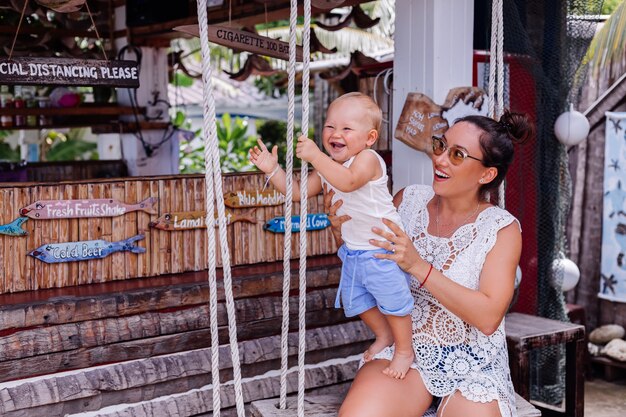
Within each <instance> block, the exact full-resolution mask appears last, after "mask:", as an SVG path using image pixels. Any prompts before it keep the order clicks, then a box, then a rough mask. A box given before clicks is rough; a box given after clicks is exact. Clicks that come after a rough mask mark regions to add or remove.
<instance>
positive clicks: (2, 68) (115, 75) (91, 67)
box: [0, 57, 139, 88]
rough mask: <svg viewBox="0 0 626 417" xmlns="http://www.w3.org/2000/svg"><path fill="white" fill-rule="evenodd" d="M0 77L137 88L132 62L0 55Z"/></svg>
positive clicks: (11, 81)
mask: <svg viewBox="0 0 626 417" xmlns="http://www.w3.org/2000/svg"><path fill="white" fill-rule="evenodd" d="M0 80H2V84H12V85H33V84H34V85H77V86H110V87H121V88H137V87H139V67H138V65H137V62H135V61H104V60H87V59H67V58H37V57H35V58H31V57H16V58H11V60H8V59H7V58H0Z"/></svg>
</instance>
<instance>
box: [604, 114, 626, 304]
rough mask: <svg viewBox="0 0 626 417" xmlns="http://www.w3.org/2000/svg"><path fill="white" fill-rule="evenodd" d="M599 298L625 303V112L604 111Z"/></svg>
mask: <svg viewBox="0 0 626 417" xmlns="http://www.w3.org/2000/svg"><path fill="white" fill-rule="evenodd" d="M605 114H606V125H605V135H606V140H605V142H604V143H605V145H604V155H606V159H605V162H604V204H603V205H602V207H603V215H602V256H601V258H602V259H601V262H600V291H599V293H598V297H599V298H603V299H605V300H611V301H618V302H622V303H626V143H625V142H626V141H625V140H624V139H625V138H626V128H625V127H626V112H619V113H612V112H606V113H605Z"/></svg>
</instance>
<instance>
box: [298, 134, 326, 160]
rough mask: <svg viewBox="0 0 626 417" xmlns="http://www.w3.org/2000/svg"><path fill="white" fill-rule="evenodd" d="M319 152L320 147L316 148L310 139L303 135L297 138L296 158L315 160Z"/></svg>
mask: <svg viewBox="0 0 626 417" xmlns="http://www.w3.org/2000/svg"><path fill="white" fill-rule="evenodd" d="M321 152H322V151H320V148H318V147H317V145H316V144H315V142H313V141H312V140H311V139H309V138H307V137H306V136H304V135H302V136H300V137H299V138H298V144H297V145H296V156H297V157H298V158H300V159H302V160H303V161H306V162H309V163H313V160H315V158H317V157H318V156H319V154H320V153H321Z"/></svg>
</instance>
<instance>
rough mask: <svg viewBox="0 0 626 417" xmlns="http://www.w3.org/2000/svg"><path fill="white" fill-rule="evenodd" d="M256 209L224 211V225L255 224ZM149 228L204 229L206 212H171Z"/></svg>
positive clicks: (151, 223) (169, 229)
mask: <svg viewBox="0 0 626 417" xmlns="http://www.w3.org/2000/svg"><path fill="white" fill-rule="evenodd" d="M255 212H256V208H253V209H250V210H245V211H243V212H234V211H231V210H226V224H227V225H228V224H233V223H235V222H248V223H254V224H256V223H257V219H256V217H255ZM214 218H215V221H214V226H215V227H217V213H215V216H214ZM149 225H150V227H153V228H155V229H160V230H167V231H174V230H191V229H203V228H205V227H206V212H204V211H187V212H171V213H165V214H164V215H162V216H161V217H159V218H158V219H156V220H155V221H153V222H150V223H149Z"/></svg>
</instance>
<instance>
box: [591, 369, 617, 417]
mask: <svg viewBox="0 0 626 417" xmlns="http://www.w3.org/2000/svg"><path fill="white" fill-rule="evenodd" d="M585 417H626V379H621V380H616V381H611V382H607V381H605V380H603V379H600V378H596V379H594V380H592V381H587V382H585Z"/></svg>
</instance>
